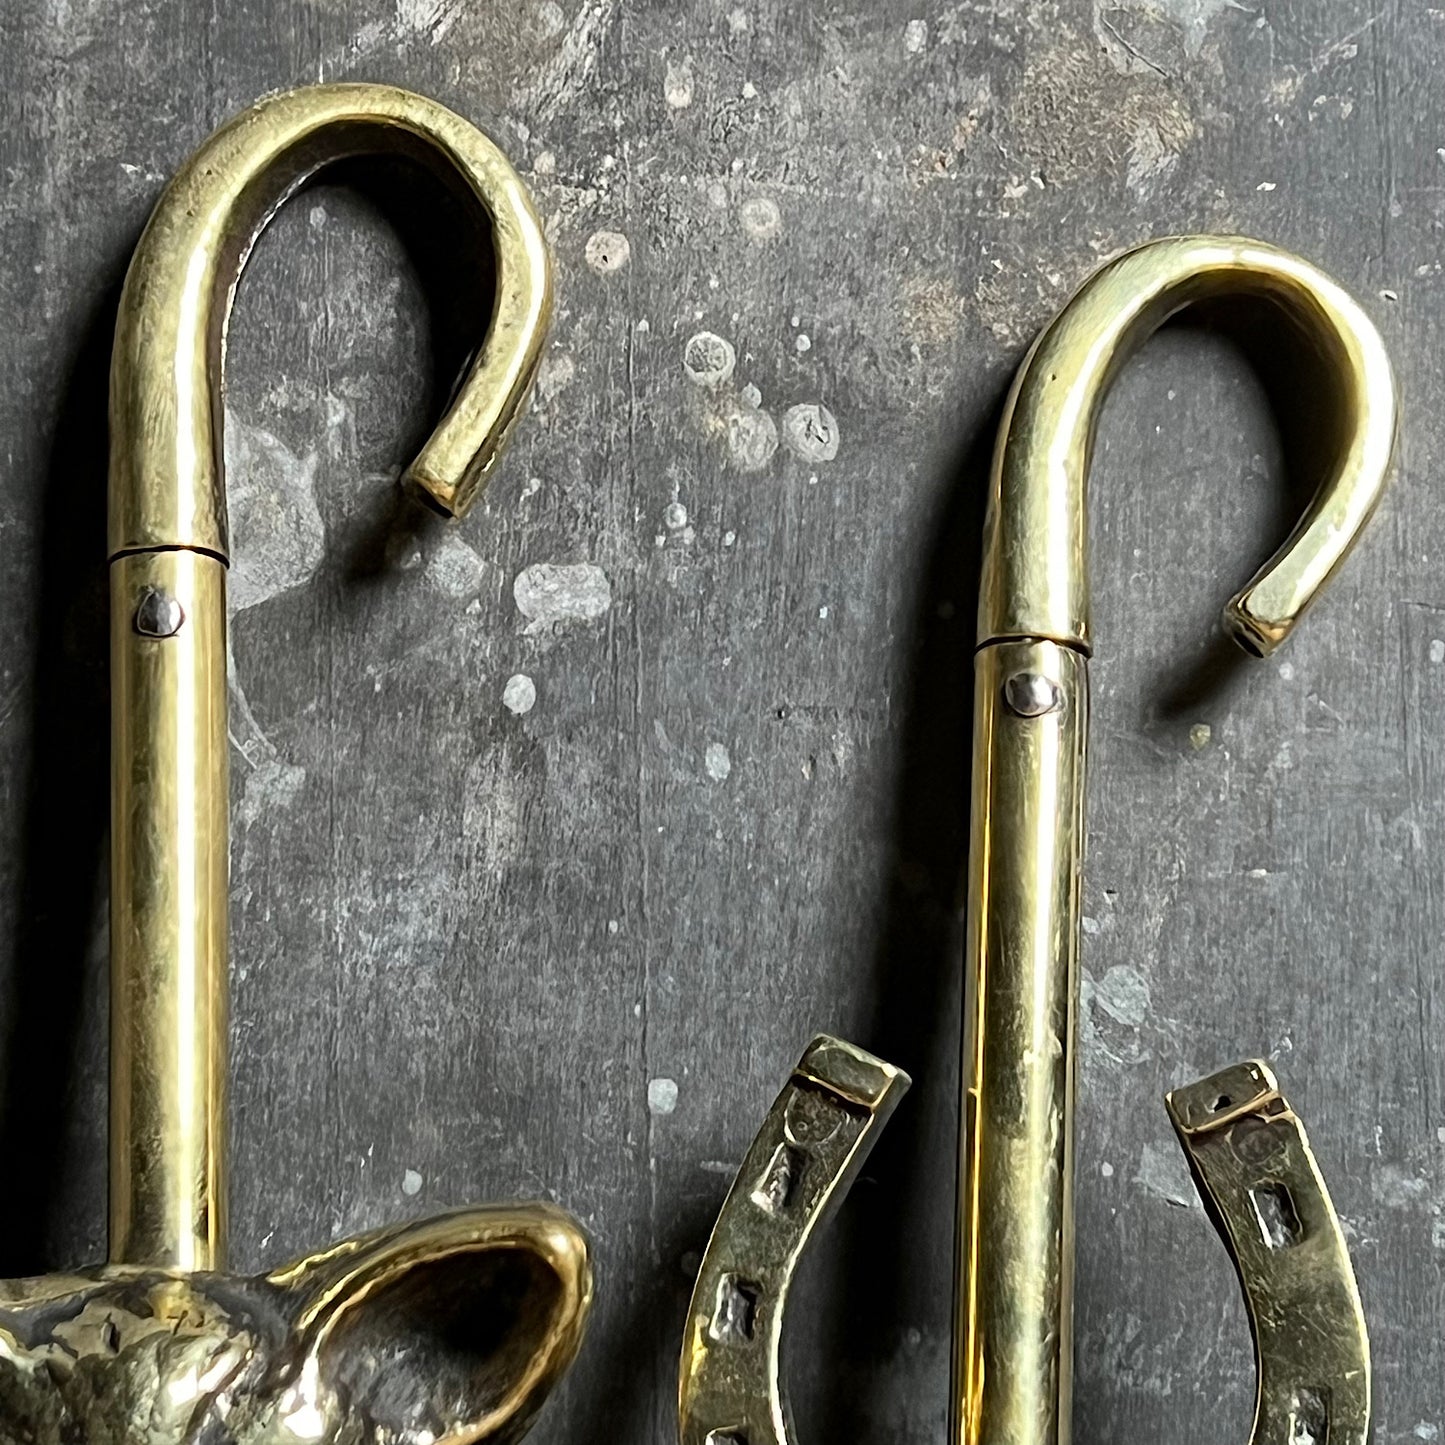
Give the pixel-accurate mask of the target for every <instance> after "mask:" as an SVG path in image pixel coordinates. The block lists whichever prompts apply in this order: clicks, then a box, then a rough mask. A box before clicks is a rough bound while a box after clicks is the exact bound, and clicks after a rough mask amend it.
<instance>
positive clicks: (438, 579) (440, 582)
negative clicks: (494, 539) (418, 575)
mask: <svg viewBox="0 0 1445 1445" xmlns="http://www.w3.org/2000/svg"><path fill="white" fill-rule="evenodd" d="M486 568H487V564H486V563H485V562H484V561H483V560H482V558H481V556H480V555H479V554H478V553H477V552H476V551H475V550H474V549H473V548H471V547H469V546H468V545H467V544H466V543H465V542H464V541H462V539H461V537H460V535H459V534H458V533H456V532H448V533H446V535H445V536H443V538H442V540H441V541H440V542H439V543H438V544H437V547H436V550H435V551H434V552H433V553H432V554H431V558H430V559H429V560H428V562H427V567H426V575H427V580H428V581H429V582H430V583H431V584H432V585H433V586H434V587H436V588H437V590H438V591H440V592H444V593H445V594H446V595H447V596H448V597H455V598H456V599H457V600H458V601H461V600H462V599H464V598H468V597H475V596H476V595H477V593H479V592H480V591H481V590H482V579H483V577H484V576H485V574H486Z"/></svg>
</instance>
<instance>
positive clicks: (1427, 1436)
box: [1415, 1420, 1440, 1440]
mask: <svg viewBox="0 0 1445 1445" xmlns="http://www.w3.org/2000/svg"><path fill="white" fill-rule="evenodd" d="M1415 1438H1416V1439H1417V1440H1438V1439H1439V1438H1440V1427H1439V1426H1438V1425H1437V1424H1436V1423H1435V1422H1434V1421H1433V1420H1421V1421H1420V1423H1419V1424H1418V1425H1416V1426H1415Z"/></svg>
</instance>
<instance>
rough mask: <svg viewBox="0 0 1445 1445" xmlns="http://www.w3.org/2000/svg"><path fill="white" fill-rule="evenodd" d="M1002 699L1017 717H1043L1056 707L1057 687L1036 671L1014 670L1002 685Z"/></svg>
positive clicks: (1057, 701)
mask: <svg viewBox="0 0 1445 1445" xmlns="http://www.w3.org/2000/svg"><path fill="white" fill-rule="evenodd" d="M1003 700H1004V701H1005V702H1006V703H1007V704H1008V707H1009V711H1010V712H1013V713H1017V714H1018V715H1019V717H1043V716H1044V714H1045V713H1050V712H1053V711H1054V709H1055V708H1057V707H1058V705H1059V689H1058V685H1057V684H1056V683H1054V682H1052V681H1050V680H1049V679H1048V678H1047V677H1044V676H1042V675H1041V674H1039V673H1037V672H1016V673H1014V675H1013V676H1012V677H1010V678H1009V679H1008V680H1007V681H1006V682H1005V683H1004V685H1003Z"/></svg>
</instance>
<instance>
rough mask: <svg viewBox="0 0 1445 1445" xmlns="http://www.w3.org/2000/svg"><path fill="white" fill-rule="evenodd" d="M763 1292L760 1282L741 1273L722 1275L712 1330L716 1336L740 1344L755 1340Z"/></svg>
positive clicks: (721, 1341)
mask: <svg viewBox="0 0 1445 1445" xmlns="http://www.w3.org/2000/svg"><path fill="white" fill-rule="evenodd" d="M761 1294H762V1291H761V1290H760V1289H759V1288H758V1286H757V1285H755V1284H750V1283H749V1282H748V1281H747V1280H745V1279H743V1278H742V1277H741V1276H740V1275H736V1274H725V1275H723V1277H722V1278H721V1279H720V1280H719V1281H718V1286H717V1300H716V1302H715V1303H714V1305H713V1312H712V1325H711V1326H710V1330H709V1332H710V1333H711V1335H712V1337H713V1339H715V1340H717V1341H718V1342H719V1343H724V1344H739V1343H741V1342H742V1341H743V1340H750V1339H752V1337H753V1330H754V1328H755V1327H756V1325H757V1316H758V1298H759V1296H760V1295H761Z"/></svg>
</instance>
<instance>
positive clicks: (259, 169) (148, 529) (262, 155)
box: [110, 85, 551, 1269]
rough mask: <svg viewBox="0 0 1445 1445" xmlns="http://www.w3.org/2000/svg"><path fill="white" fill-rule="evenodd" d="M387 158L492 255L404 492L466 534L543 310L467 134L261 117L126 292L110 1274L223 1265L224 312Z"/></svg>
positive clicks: (212, 162)
mask: <svg viewBox="0 0 1445 1445" xmlns="http://www.w3.org/2000/svg"><path fill="white" fill-rule="evenodd" d="M395 151H401V152H404V153H406V154H408V155H413V156H415V157H416V158H417V159H419V160H420V161H422V162H423V163H424V164H425V165H427V166H428V167H429V168H430V169H432V170H433V171H435V172H437V173H438V174H439V175H441V176H443V177H444V178H445V179H447V180H450V181H453V182H458V183H460V185H461V186H462V187H463V189H464V190H465V193H466V194H467V195H468V196H469V197H470V198H471V199H472V200H473V202H474V203H475V205H476V206H477V208H478V209H479V210H480V211H481V212H482V213H483V214H484V215H485V216H487V217H489V218H490V223H491V227H492V231H493V234H494V236H495V249H496V260H497V288H496V301H495V306H494V314H493V318H492V325H491V327H490V329H489V331H488V334H487V338H486V341H485V343H484V344H483V346H482V347H481V349H480V351H479V353H478V355H477V358H476V360H475V362H474V363H473V365H472V367H471V370H470V372H469V374H468V375H467V377H466V379H465V380H464V382H463V384H462V386H461V388H460V390H459V392H458V394H457V396H456V398H455V400H454V401H453V402H452V404H451V406H450V407H449V408H448V410H447V413H446V415H445V416H443V418H442V419H441V421H440V423H439V424H438V426H437V428H436V430H435V431H434V432H433V434H432V436H431V439H430V440H429V441H428V442H427V443H426V445H425V446H424V447H423V448H422V450H421V453H420V455H419V456H418V457H417V459H416V461H415V462H414V463H413V464H412V467H411V469H410V472H409V475H410V476H411V477H413V478H414V479H415V480H416V481H417V482H418V483H419V484H420V485H421V486H422V487H423V488H425V489H426V491H427V493H428V494H429V496H430V497H431V499H432V500H433V502H434V503H435V505H437V506H438V507H441V508H443V509H444V510H446V511H448V512H452V513H458V514H459V513H461V512H464V511H465V510H466V508H467V507H468V506H469V505H470V504H471V501H472V500H473V498H474V497H475V496H476V495H477V491H478V488H479V487H480V485H481V483H482V481H483V479H484V478H485V476H486V474H487V471H488V469H489V468H490V467H491V465H492V463H493V462H494V461H495V459H496V457H497V455H498V453H499V451H500V449H501V446H502V444H503V441H504V440H505V438H506V434H507V432H508V430H509V428H510V427H511V424H512V422H513V421H514V420H515V419H516V417H517V415H518V414H519V412H520V410H521V408H522V406H523V405H524V403H525V401H526V397H527V392H528V388H529V385H530V383H531V380H532V376H533V374H534V372H535V370H536V366H537V360H538V357H539V356H540V354H541V347H542V342H543V339H544V335H545V331H546V324H547V320H548V314H549V310H550V296H551V288H550V281H549V267H548V260H547V251H546V245H545V242H544V241H543V238H542V232H541V228H540V226H539V225H538V223H537V218H536V216H535V214H534V212H533V210H532V205H531V202H530V200H529V199H528V197H527V193H526V190H525V188H524V187H523V185H522V182H521V180H520V178H519V177H518V176H517V173H516V172H515V171H514V170H513V169H512V167H511V165H510V164H509V163H508V161H507V159H506V157H505V156H503V155H502V153H501V152H500V151H499V150H498V149H497V148H496V146H495V145H493V144H492V142H491V141H490V140H488V139H487V137H486V136H484V135H483V134H482V133H481V131H479V130H477V128H476V127H475V126H473V125H472V124H471V123H470V122H468V121H465V120H463V119H462V118H461V117H460V116H458V115H455V114H453V113H452V112H451V111H449V110H447V109H445V107H443V106H441V105H438V104H437V103H436V102H435V101H432V100H427V99H425V98H424V97H422V96H419V95H414V94H411V93H410V92H408V91H404V90H397V89H394V88H392V87H390V86H381V85H328V86H315V87H310V88H307V89H303V90H296V91H290V92H288V93H285V94H282V95H277V96H273V97H271V98H270V99H267V100H263V101H261V102H260V103H259V104H257V105H254V106H252V107H251V109H250V110H247V111H245V112H243V113H242V114H241V115H239V116H237V117H236V118H235V119H234V120H232V121H231V122H230V123H229V124H227V125H225V126H223V127H222V128H221V129H220V130H219V131H217V132H216V134H215V135H213V136H212V137H211V139H210V140H208V141H207V142H206V143H205V145H203V146H202V147H201V148H200V150H198V151H197V152H196V154H195V155H194V156H192V157H191V159H190V160H189V161H188V162H187V163H186V164H185V166H183V167H182V169H181V170H180V171H179V172H178V173H177V175H176V177H175V179H174V180H173V181H172V182H171V184H170V185H169V186H168V187H167V188H166V191H165V193H164V195H162V197H161V199H160V201H159V203H158V204H157V206H156V208H155V211H154V213H153V215H152V216H151V220H150V223H149V224H148V225H147V227H146V229H145V233H144V234H143V235H142V237H141V239H140V243H139V245H138V246H137V248H136V252H135V256H134V257H133V259H132V261H131V266H130V270H129V272H128V274H127V276H126V283H125V289H124V292H123V294H122V297H121V305H120V317H119V320H118V322H117V325H116V338H115V351H114V355H113V359H112V363H111V475H110V554H111V559H112V568H111V576H112V595H111V607H112V618H113V624H112V634H111V636H112V673H113V678H114V695H115V709H114V717H115V726H114V737H113V739H112V754H113V758H114V762H113V788H114V803H113V809H114V819H113V828H114V844H113V850H112V859H113V862H112V889H111V899H112V924H111V933H112V939H113V942H112V970H113V972H112V994H113V998H114V1002H113V1004H112V1025H111V1028H112V1056H113V1057H112V1070H111V1251H112V1258H113V1259H115V1260H125V1261H127V1262H130V1263H137V1262H144V1263H148V1264H168V1265H176V1266H179V1267H181V1268H184V1269H207V1268H221V1267H223V1261H224V1257H225V1256H224V1249H225V1244H224V1241H225V1195H226V1189H225V1178H224V1138H225V1119H224V1113H225V1061H226V1027H225V1018H226V1015H225V1000H226V992H227V988H226V972H225V970H226V907H227V856H228V849H229V840H228V824H227V813H226V801H227V800H226V782H225V780H226V768H227V760H228V746H229V745H228V742H227V737H226V719H225V711H226V710H225V697H226V693H225V685H226V682H225V641H224V638H225V610H226V609H225V565H224V564H225V563H226V562H227V561H228V560H229V546H228V542H227V531H226V498H225V485H224V464H223V460H222V448H221V425H222V404H221V395H222V385H223V378H222V367H223V362H224V352H225V338H226V329H227V325H228V322H229V317H230V310H231V301H232V298H233V297H234V295H235V291H236V286H237V283H238V281H239V279H240V274H241V271H242V268H243V267H244V265H245V262H246V259H247V257H248V256H249V255H250V253H251V249H252V247H253V246H254V244H255V241H256V239H257V237H258V236H259V234H260V232H261V231H262V230H263V229H264V228H265V225H266V223H267V222H268V221H269V219H270V218H271V217H272V216H273V215H274V214H275V213H276V211H277V209H278V208H279V207H280V205H281V204H282V203H283V202H284V201H285V200H286V198H287V197H288V196H290V195H292V194H293V193H294V192H295V191H296V189H297V188H298V187H299V186H300V185H301V184H302V183H303V182H304V181H305V180H306V179H307V178H308V177H309V176H311V175H313V174H314V173H315V172H316V171H317V170H318V169H319V168H320V167H322V166H323V165H326V164H328V163H330V162H332V161H335V160H338V159H340V158H342V157H345V156H350V155H357V154H374V153H377V152H395ZM183 623H184V624H185V625H184V626H183V625H182V624H183ZM158 638H166V639H169V641H168V643H167V645H166V646H164V647H157V646H156V639H158Z"/></svg>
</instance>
